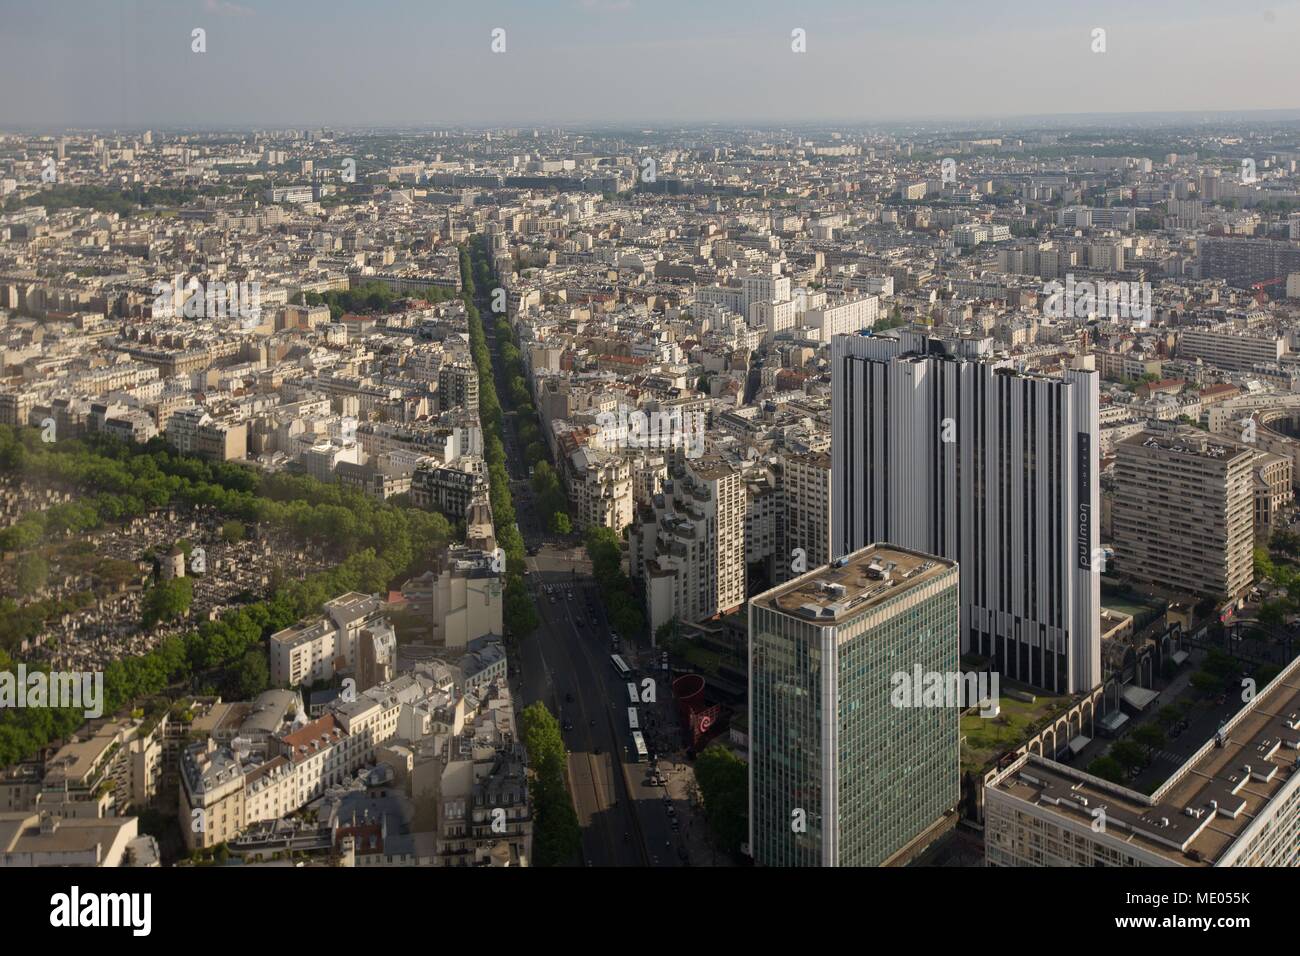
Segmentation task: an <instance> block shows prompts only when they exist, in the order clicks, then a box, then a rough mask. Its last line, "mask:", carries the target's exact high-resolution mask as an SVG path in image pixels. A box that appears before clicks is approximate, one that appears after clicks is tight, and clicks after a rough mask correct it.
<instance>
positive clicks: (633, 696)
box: [627, 681, 641, 707]
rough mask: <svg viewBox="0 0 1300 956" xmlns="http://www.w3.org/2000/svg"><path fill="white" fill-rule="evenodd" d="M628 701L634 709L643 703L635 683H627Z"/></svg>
mask: <svg viewBox="0 0 1300 956" xmlns="http://www.w3.org/2000/svg"><path fill="white" fill-rule="evenodd" d="M627 700H628V703H630V704H631V705H632V706H633V707H635V706H636V705H637V704H639V703H641V694H640V693H639V692H638V689H637V686H636V684H635V683H634V682H633V681H628V682H627Z"/></svg>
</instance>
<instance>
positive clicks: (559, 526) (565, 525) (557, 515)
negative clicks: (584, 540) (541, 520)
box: [551, 511, 573, 534]
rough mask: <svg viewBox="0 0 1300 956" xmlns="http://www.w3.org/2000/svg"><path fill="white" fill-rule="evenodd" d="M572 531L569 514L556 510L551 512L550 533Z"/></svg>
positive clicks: (569, 532) (567, 532)
mask: <svg viewBox="0 0 1300 956" xmlns="http://www.w3.org/2000/svg"><path fill="white" fill-rule="evenodd" d="M572 532H573V523H572V522H571V521H570V520H569V516H568V515H567V514H565V513H564V512H563V511H556V512H553V513H552V514H551V533H552V534H571V533H572Z"/></svg>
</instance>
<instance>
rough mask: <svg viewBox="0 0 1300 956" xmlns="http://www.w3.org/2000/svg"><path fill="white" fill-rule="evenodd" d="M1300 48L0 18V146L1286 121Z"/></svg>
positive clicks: (1135, 39)
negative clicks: (73, 133)
mask: <svg viewBox="0 0 1300 956" xmlns="http://www.w3.org/2000/svg"><path fill="white" fill-rule="evenodd" d="M195 29H202V30H204V31H205V40H206V52H204V53H195V52H193V51H192V46H193V40H192V36H193V31H194V30H195ZM496 29H501V30H504V31H505V34H504V42H505V51H504V52H501V53H494V52H493V51H492V43H493V31H494V30H496ZM796 29H799V30H803V31H804V36H805V38H806V41H805V45H806V52H803V53H795V52H793V51H792V48H791V47H792V43H793V40H792V31H794V30H796ZM1097 29H1102V30H1105V46H1106V49H1105V52H1104V53H1096V52H1093V50H1092V47H1093V46H1094V37H1093V34H1094V30H1097ZM1297 49H1300V0H857V2H845V0H793V2H791V0H786V2H776V0H653V2H651V0H0V128H9V129H18V128H24V129H26V128H40V129H60V128H68V127H95V128H104V129H112V128H118V129H139V128H145V127H159V128H166V127H186V128H227V129H229V128H249V127H263V128H265V127H282V126H295V127H301V126H319V125H327V126H336V127H350V126H351V127H355V126H412V127H423V126H431V127H438V126H462V125H470V126H510V125H582V124H614V125H621V124H626V125H632V126H654V125H667V124H700V123H709V122H719V123H724V124H753V125H761V124H793V123H818V122H825V123H837V122H842V123H846V124H847V123H862V122H868V123H869V122H889V121H900V120H927V119H933V120H962V119H985V118H995V117H1016V116H1024V115H1061V116H1068V115H1070V114H1077V113H1130V112H1133V113H1142V112H1150V111H1183V110H1186V111H1223V110H1231V111H1239V110H1240V111H1244V110H1268V109H1285V110H1294V109H1297V108H1300V57H1298V56H1297V55H1296V51H1297Z"/></svg>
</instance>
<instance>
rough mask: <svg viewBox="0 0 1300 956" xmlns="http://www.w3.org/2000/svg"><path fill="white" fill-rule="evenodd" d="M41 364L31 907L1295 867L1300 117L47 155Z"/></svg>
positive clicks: (14, 765)
mask: <svg viewBox="0 0 1300 956" xmlns="http://www.w3.org/2000/svg"><path fill="white" fill-rule="evenodd" d="M222 6H223V5H222V4H209V5H208V7H209V8H210V9H214V10H215V9H219V8H221V7H222ZM225 6H230V7H234V6H235V5H233V4H231V5H225ZM1101 32H1102V33H1103V37H1102V39H1101V47H1102V51H1104V50H1105V44H1106V40H1105V37H1104V32H1105V31H1101ZM801 33H802V31H800V30H795V31H794V32H793V33H792V34H791V39H790V41H789V42H790V44H791V49H792V50H793V52H794V53H796V54H797V53H801V52H803V51H801V50H800V49H798V44H800V43H801V42H806V41H805V39H804V38H803V37H801V36H800V35H799V34H801ZM1095 33H1096V31H1094V35H1093V37H1092V40H1091V42H1092V43H1093V44H1094V47H1093V52H1094V53H1095V52H1099V51H1098V50H1097V49H1096V46H1095V44H1096V42H1097V40H1096V36H1095ZM1085 36H1086V31H1085ZM205 37H206V34H205V31H203V30H197V31H196V32H195V34H194V36H193V38H192V40H191V38H186V39H187V42H192V44H193V47H192V49H193V52H194V53H196V54H198V53H203V52H205V51H204V50H202V49H199V45H201V44H204V43H206V42H207V41H206V39H205ZM490 39H491V42H492V43H493V44H495V43H497V42H498V38H497V37H496V35H495V31H494V32H493V34H492V35H491V38H490ZM500 42H501V44H502V50H497V49H495V48H494V47H493V48H491V49H490V50H485V53H486V54H487V55H491V54H494V53H499V52H502V51H503V50H504V44H505V40H504V31H503V35H502V38H501V39H500ZM1082 42H1084V43H1085V44H1086V43H1087V42H1088V40H1087V39H1085V40H1084V41H1082ZM484 46H485V47H488V42H487V39H486V38H485V42H484ZM0 357H2V359H3V369H0V557H2V560H0V867H3V868H10V867H23V868H33V867H39V868H46V867H75V868H129V869H144V870H171V869H184V870H189V871H195V870H209V869H229V868H232V867H238V868H242V869H245V870H247V871H250V872H252V871H254V870H259V869H275V868H284V867H291V868H295V869H300V870H312V869H316V868H417V867H418V868H445V867H458V868H465V867H498V868H535V867H543V868H545V867H556V866H560V867H578V868H605V867H628V868H700V867H707V868H746V867H759V868H773V867H790V866H797V867H905V868H932V869H937V868H946V869H948V870H950V871H951V870H952V869H964V868H1022V869H1023V868H1037V867H1054V868H1067V867H1069V868H1097V867H1102V868H1108V867H1109V868H1135V867H1166V868H1169V867H1175V868H1187V869H1190V870H1201V871H1208V870H1212V869H1216V868H1230V867H1250V868H1265V867H1295V866H1300V640H1298V639H1297V636H1298V635H1300V528H1297V523H1298V522H1300V511H1298V510H1297V508H1296V501H1295V489H1296V487H1297V486H1298V485H1300V113H1294V112H1293V113H1291V114H1287V115H1281V114H1280V113H1278V112H1276V111H1275V112H1274V113H1267V114H1265V113H1260V114H1258V115H1252V114H1250V113H1229V112H1218V113H1206V114H1202V115H1189V114H1154V113H1152V114H1149V115H1140V114H1124V115H1121V114H1114V115H1108V116H1098V117H1093V118H1089V119H1086V120H1083V119H1080V120H1077V121H1075V120H1072V119H1071V118H1070V117H1069V116H1063V117H1057V118H1055V119H1052V120H1037V119H1023V120H1017V119H1000V120H997V121H995V122H994V121H974V120H971V121H968V122H961V121H946V122H939V121H932V122H919V121H909V122H903V121H898V122H892V123H891V122H870V123H863V122H856V123H848V122H843V123H831V122H827V123H819V122H809V123H784V124H783V123H776V122H772V123H767V124H754V125H747V124H742V123H735V122H730V123H729V122H726V121H719V122H714V123H709V124H703V123H700V124H696V123H678V124H674V123H653V124H649V123H648V124H644V125H643V124H641V123H640V122H639V121H637V120H634V119H633V120H629V121H628V122H624V123H613V122H593V123H590V124H585V125H579V124H572V123H568V124H563V125H554V124H553V123H547V122H545V121H544V120H543V119H542V118H540V117H539V119H538V121H537V123H536V124H530V123H524V124H517V125H500V124H497V125H490V124H488V123H480V124H459V125H457V124H436V123H435V124H427V125H418V124H414V123H413V124H412V125H410V126H400V125H376V126H366V125H362V124H338V125H319V124H316V125H291V126H284V127H273V126H266V125H257V124H252V123H250V124H248V125H246V126H242V127H241V126H238V125H234V124H231V125H229V127H228V128H226V127H225V126H218V125H211V124H209V125H206V126H204V125H193V126H184V125H175V124H162V123H159V124H150V125H141V126H138V127H136V126H129V127H120V128H119V127H117V126H104V127H97V126H76V125H72V124H64V125H61V126H59V127H58V128H57V129H56V128H45V129H38V128H36V127H35V126H33V125H32V124H15V125H14V126H12V127H10V128H0ZM1094 873H1095V871H1094ZM193 878H197V877H193ZM186 879H187V877H186V876H180V877H178V878H177V881H176V882H178V883H181V884H183V883H184V881H185V880H186ZM110 885H111V884H110ZM1170 885H1172V884H1170ZM1197 885H1199V884H1197ZM1205 887H1206V888H1209V887H1213V888H1215V889H1218V888H1221V887H1220V884H1218V883H1214V884H1210V883H1206V884H1205ZM179 888H180V889H183V886H182V887H179ZM72 889H73V894H72V904H71V907H72V909H73V910H75V909H76V908H77V905H78V904H77V895H76V889H77V888H76V887H75V886H73V887H72ZM1130 895H1132V894H1130ZM1129 902H1130V903H1137V902H1141V903H1143V904H1146V905H1158V901H1157V903H1156V904H1151V903H1150V901H1149V900H1147V899H1146V898H1145V897H1144V898H1143V899H1141V900H1130V901H1129ZM60 905H61V904H60ZM1112 908H1113V909H1114V910H1115V912H1116V913H1119V912H1120V908H1119V907H1118V906H1115V907H1112ZM1108 912H1109V911H1108ZM1144 912H1150V910H1144ZM1214 915H1217V913H1216V914H1214ZM51 921H52V922H53V921H54V917H51ZM54 925H68V924H58V923H54ZM70 925H74V926H75V925H78V923H77V922H76V917H75V916H74V917H73V922H72V923H71V924H70ZM80 925H87V924H86V923H84V922H83V923H82V924H80ZM89 925H96V924H93V923H92V924H89ZM101 925H102V924H101ZM114 925H116V924H114ZM1117 925H1118V924H1117ZM1193 925H1196V924H1193ZM1216 925H1219V924H1216ZM1223 925H1232V924H1231V923H1228V924H1223ZM1241 925H1246V926H1248V925H1250V924H1249V922H1248V921H1247V922H1246V923H1244V924H1241ZM1206 926H1207V928H1208V927H1209V924H1208V923H1207V924H1206ZM146 932H147V930H146ZM137 935H139V934H137Z"/></svg>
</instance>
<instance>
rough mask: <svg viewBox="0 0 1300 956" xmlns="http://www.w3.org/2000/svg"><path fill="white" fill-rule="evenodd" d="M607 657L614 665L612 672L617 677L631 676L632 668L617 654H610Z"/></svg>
mask: <svg viewBox="0 0 1300 956" xmlns="http://www.w3.org/2000/svg"><path fill="white" fill-rule="evenodd" d="M609 659H610V662H611V663H612V664H613V665H614V673H615V674H617V675H618V676H619V677H622V678H628V677H631V676H632V668H630V667H628V666H627V664H626V663H624V661H623V658H621V657H619V656H618V655H617V654H610V655H609Z"/></svg>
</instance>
